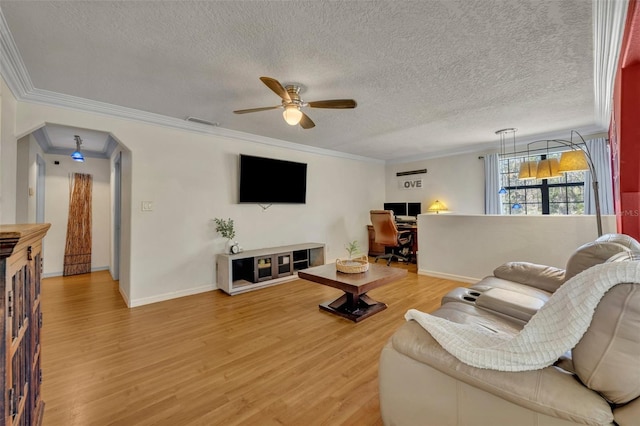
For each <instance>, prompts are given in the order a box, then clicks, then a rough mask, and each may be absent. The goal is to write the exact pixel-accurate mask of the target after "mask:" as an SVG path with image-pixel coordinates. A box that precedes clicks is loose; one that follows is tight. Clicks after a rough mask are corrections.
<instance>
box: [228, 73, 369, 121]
mask: <svg viewBox="0 0 640 426" xmlns="http://www.w3.org/2000/svg"><path fill="white" fill-rule="evenodd" d="M260 80H262V82H263V83H264V84H265V85H266V86H267V87H268V88H269V89H271V90H273V91H274V92H275V94H276V95H278V96H280V97H281V98H282V105H276V106H268V107H262V108H250V109H239V110H237V111H233V112H234V113H236V114H246V113H248V112H258V111H267V110H270V109H278V108H283V109H284V111H283V113H282V116H283V117H284V120H285V121H286V122H287V124H289V125H291V126H295V125H296V124H300V126H301V127H302V128H303V129H311V128H313V127H315V125H316V124H315V123H314V122H313V121H312V120H311V119H310V118H309V116H307V114H305V113H304V112H302V111H301V110H300V108H302V107H310V108H336V109H346V108H355V107H356V106H357V105H358V104H357V103H356V101H354V100H353V99H331V100H326V101H315V102H305V101H303V100H302V99H300V89H301V87H300V86H299V85H296V84H289V85H286V86H283V85H282V84H280V82H279V81H278V80H276V79H274V78H271V77H260Z"/></svg>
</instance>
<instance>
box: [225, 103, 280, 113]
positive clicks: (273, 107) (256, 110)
mask: <svg viewBox="0 0 640 426" xmlns="http://www.w3.org/2000/svg"><path fill="white" fill-rule="evenodd" d="M278 108H282V106H280V105H277V106H270V107H262V108H249V109H239V110H236V111H233V113H234V114H246V113H248V112H258V111H267V110H270V109H278Z"/></svg>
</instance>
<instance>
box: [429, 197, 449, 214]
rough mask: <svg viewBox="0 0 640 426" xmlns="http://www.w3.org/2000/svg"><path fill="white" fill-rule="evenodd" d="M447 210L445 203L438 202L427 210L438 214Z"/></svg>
mask: <svg viewBox="0 0 640 426" xmlns="http://www.w3.org/2000/svg"><path fill="white" fill-rule="evenodd" d="M445 210H447V206H445V205H444V204H443V203H441V202H440V201H438V200H436V201H435V202H434V203H433V204H431V205H430V206H429V208H428V209H427V211H428V212H436V214H437V213H440V212H442V211H445Z"/></svg>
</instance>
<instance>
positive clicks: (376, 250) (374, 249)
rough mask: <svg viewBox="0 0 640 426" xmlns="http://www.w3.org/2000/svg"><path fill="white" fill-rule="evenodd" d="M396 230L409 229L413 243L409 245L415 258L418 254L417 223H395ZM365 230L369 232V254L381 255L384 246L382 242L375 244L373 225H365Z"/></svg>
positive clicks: (383, 251)
mask: <svg viewBox="0 0 640 426" xmlns="http://www.w3.org/2000/svg"><path fill="white" fill-rule="evenodd" d="M397 226H398V231H405V230H407V229H408V230H410V231H411V238H412V240H413V244H412V246H411V251H412V252H413V258H414V259H415V258H417V256H418V225H397ZM367 230H368V232H369V256H372V257H375V256H381V255H383V254H385V250H384V246H383V245H382V244H376V241H375V239H376V233H375V231H374V230H373V225H367Z"/></svg>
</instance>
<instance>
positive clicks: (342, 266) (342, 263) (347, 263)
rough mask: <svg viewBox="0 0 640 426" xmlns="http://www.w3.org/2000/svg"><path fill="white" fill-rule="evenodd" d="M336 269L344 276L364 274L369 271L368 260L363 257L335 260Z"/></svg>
mask: <svg viewBox="0 0 640 426" xmlns="http://www.w3.org/2000/svg"><path fill="white" fill-rule="evenodd" d="M336 269H337V270H338V271H340V272H344V273H345V274H359V273H361V272H366V271H368V270H369V259H368V258H367V256H365V255H362V256H360V257H354V258H353V259H338V260H336Z"/></svg>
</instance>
